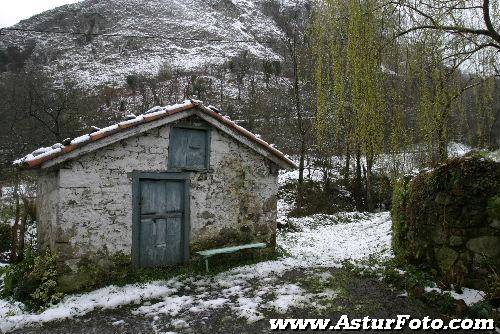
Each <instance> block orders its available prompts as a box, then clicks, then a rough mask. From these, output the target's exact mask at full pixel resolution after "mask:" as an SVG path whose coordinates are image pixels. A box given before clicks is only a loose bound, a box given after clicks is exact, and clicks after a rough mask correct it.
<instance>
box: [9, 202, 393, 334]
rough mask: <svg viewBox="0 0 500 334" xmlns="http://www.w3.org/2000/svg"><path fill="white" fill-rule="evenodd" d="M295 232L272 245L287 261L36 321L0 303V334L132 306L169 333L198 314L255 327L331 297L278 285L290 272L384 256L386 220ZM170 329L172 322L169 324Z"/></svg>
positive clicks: (67, 303)
mask: <svg viewBox="0 0 500 334" xmlns="http://www.w3.org/2000/svg"><path fill="white" fill-rule="evenodd" d="M292 224H293V225H294V226H295V227H297V229H298V231H296V232H286V233H280V234H279V236H278V245H279V246H280V247H282V248H283V250H284V251H285V252H286V253H287V254H289V255H288V256H286V257H284V258H282V259H280V260H276V261H266V262H261V263H258V264H255V265H249V266H244V267H239V268H235V269H233V270H230V271H227V272H223V273H220V274H218V275H216V276H213V277H211V276H196V277H179V278H174V279H171V280H168V281H158V282H152V283H149V284H133V285H127V286H124V287H116V286H110V287H106V288H103V289H99V290H96V291H93V292H91V293H87V294H82V295H73V296H68V297H67V298H66V299H64V300H63V301H62V302H61V303H59V304H58V305H54V306H52V307H50V308H48V309H47V310H46V311H44V312H43V313H41V314H35V313H29V312H26V311H23V309H24V307H23V305H21V304H20V303H15V302H10V301H5V300H0V330H2V331H4V332H6V331H11V330H13V329H16V328H22V327H24V326H26V325H32V324H39V323H44V322H49V321H54V320H60V319H65V318H74V317H78V316H83V315H85V314H87V313H89V312H92V311H94V310H97V309H112V308H116V307H118V306H121V305H128V304H132V305H137V306H136V307H133V309H132V310H131V312H132V314H135V315H144V316H146V317H149V318H151V319H153V321H154V319H155V318H156V317H159V316H165V315H169V316H170V317H172V319H173V320H172V326H173V327H174V328H178V329H180V328H183V327H186V326H189V321H190V320H192V319H195V318H196V315H197V314H198V313H200V312H203V311H207V310H215V309H218V308H221V307H228V308H230V309H231V310H232V311H233V312H234V314H235V315H236V316H237V317H239V318H241V321H246V322H250V323H252V322H255V321H258V320H261V319H263V318H264V315H263V314H264V312H265V311H266V310H270V309H271V310H274V311H276V312H278V313H283V314H284V313H286V312H287V311H288V310H289V308H290V307H296V306H299V305H304V304H308V305H312V306H314V305H316V304H317V305H316V306H317V307H320V304H319V302H320V301H321V300H322V299H327V298H332V296H334V295H335V293H336V292H335V291H324V292H321V293H318V294H311V293H308V292H305V291H304V290H303V288H301V287H300V286H298V285H296V284H288V285H283V284H277V281H278V280H279V279H280V277H281V276H282V275H283V274H284V273H285V272H288V271H291V270H312V269H314V268H328V267H336V266H339V265H340V263H341V262H342V261H344V260H348V259H362V258H366V257H367V256H369V255H372V254H378V255H379V256H389V255H390V229H391V222H390V216H389V213H387V212H383V213H378V214H361V213H343V214H338V215H335V216H325V215H315V216H312V217H307V218H304V219H293V220H292ZM174 322H175V323H174Z"/></svg>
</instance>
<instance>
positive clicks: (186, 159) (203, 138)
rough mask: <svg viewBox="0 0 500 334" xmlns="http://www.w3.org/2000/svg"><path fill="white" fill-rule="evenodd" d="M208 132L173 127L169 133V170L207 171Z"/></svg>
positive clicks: (205, 130)
mask: <svg viewBox="0 0 500 334" xmlns="http://www.w3.org/2000/svg"><path fill="white" fill-rule="evenodd" d="M208 141H209V130H208V129H192V128H182V127H173V128H172V130H171V132H170V149H169V158H168V160H169V163H168V165H169V168H170V169H187V170H189V169H192V170H199V169H208V161H209V160H208V154H209V149H208V148H209V146H208Z"/></svg>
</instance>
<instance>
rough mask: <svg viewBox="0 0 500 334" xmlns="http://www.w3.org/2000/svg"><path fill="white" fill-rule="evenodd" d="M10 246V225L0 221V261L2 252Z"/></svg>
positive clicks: (9, 248)
mask: <svg viewBox="0 0 500 334" xmlns="http://www.w3.org/2000/svg"><path fill="white" fill-rule="evenodd" d="M11 247H12V227H11V226H10V225H8V224H2V223H0V261H1V260H6V259H2V253H5V252H8V251H10V250H11Z"/></svg>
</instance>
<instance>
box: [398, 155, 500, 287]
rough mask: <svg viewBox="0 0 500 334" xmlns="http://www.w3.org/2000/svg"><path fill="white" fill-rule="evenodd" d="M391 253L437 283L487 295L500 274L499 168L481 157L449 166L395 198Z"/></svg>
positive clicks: (405, 186) (407, 183)
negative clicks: (486, 290) (424, 271)
mask: <svg viewBox="0 0 500 334" xmlns="http://www.w3.org/2000/svg"><path fill="white" fill-rule="evenodd" d="M392 218H393V248H394V252H395V254H396V256H398V257H399V258H401V259H403V260H404V261H407V262H410V263H413V264H417V265H420V266H422V267H427V268H428V269H429V270H430V271H431V272H432V273H433V274H434V275H435V276H436V278H437V279H438V280H440V281H441V282H443V283H448V284H452V283H453V284H455V285H458V286H469V287H473V288H478V289H484V288H485V287H487V286H491V284H492V281H495V280H498V277H497V276H496V273H500V164H499V163H497V162H494V161H492V160H488V159H485V158H482V157H480V156H467V157H463V158H457V159H453V160H450V161H449V162H447V163H446V164H444V165H441V166H439V167H437V168H435V169H434V170H432V171H426V172H422V173H420V174H419V175H417V176H416V177H415V178H413V179H411V180H410V179H408V178H406V179H403V180H401V181H400V182H399V184H398V185H397V186H396V188H395V191H394V195H393V209H392Z"/></svg>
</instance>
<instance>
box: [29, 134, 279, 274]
mask: <svg viewBox="0 0 500 334" xmlns="http://www.w3.org/2000/svg"><path fill="white" fill-rule="evenodd" d="M169 133H170V125H165V126H162V127H160V128H156V129H153V130H149V131H147V132H145V133H142V134H140V135H138V136H135V137H131V138H127V139H125V140H123V141H121V142H118V143H114V144H112V145H110V146H107V147H105V148H102V149H99V150H97V151H94V152H91V153H88V154H86V155H83V156H81V157H79V158H76V159H74V160H71V161H69V162H67V163H65V164H63V165H61V166H60V167H59V168H60V169H59V171H56V172H50V173H47V172H43V174H42V175H41V176H40V179H39V180H40V181H39V185H40V191H41V192H40V194H41V196H40V199H39V203H41V206H40V210H39V211H40V215H39V221H40V225H41V231H43V232H42V233H41V235H40V236H42V235H43V238H41V242H42V244H43V245H45V246H49V245H50V247H51V248H52V249H55V250H56V251H57V252H58V253H59V254H60V256H61V257H62V259H64V260H65V263H66V264H67V265H68V266H69V267H70V268H71V269H73V270H77V266H78V262H79V260H80V259H81V258H82V257H86V258H93V257H97V258H99V257H102V256H103V255H104V256H105V255H111V254H113V253H117V252H123V253H125V254H130V253H131V248H132V247H131V246H132V179H131V177H130V175H129V174H128V173H130V172H132V171H158V172H162V171H163V172H164V171H167V161H168V143H169ZM54 175H55V176H54ZM57 185H58V187H57ZM277 190H278V189H277V175H276V174H275V173H272V172H271V163H270V162H269V161H268V160H267V159H266V158H264V157H262V156H261V155H259V154H257V153H255V152H254V151H253V150H251V149H249V148H247V147H246V146H244V145H242V144H240V143H238V142H237V141H235V140H234V139H232V138H231V137H230V136H228V135H227V134H225V133H222V132H220V131H218V130H216V129H213V130H212V136H211V156H210V171H209V172H201V173H192V174H191V193H190V195H191V199H190V208H191V250H192V251H195V250H199V249H203V248H208V247H212V246H220V245H230V244H237V243H241V242H246V241H264V242H267V243H270V244H272V245H274V243H275V233H276V214H277V213H276V194H277ZM47 235H50V238H48V237H47Z"/></svg>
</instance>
